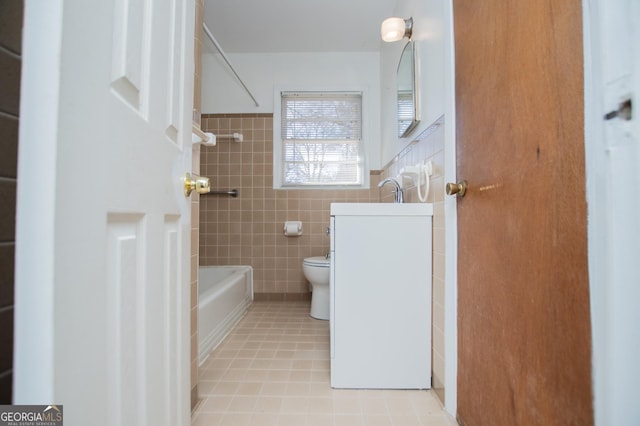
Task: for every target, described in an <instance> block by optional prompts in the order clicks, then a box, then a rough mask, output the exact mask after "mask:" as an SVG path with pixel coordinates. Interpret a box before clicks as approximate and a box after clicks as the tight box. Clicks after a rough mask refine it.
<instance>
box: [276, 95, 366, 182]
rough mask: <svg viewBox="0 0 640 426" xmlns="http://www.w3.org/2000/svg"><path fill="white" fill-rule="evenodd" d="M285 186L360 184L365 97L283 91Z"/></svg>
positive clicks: (282, 133)
mask: <svg viewBox="0 0 640 426" xmlns="http://www.w3.org/2000/svg"><path fill="white" fill-rule="evenodd" d="M281 107H282V111H281V117H282V123H281V135H282V157H283V158H282V160H283V176H282V178H283V179H282V181H283V185H290V186H291V185H359V184H360V183H361V176H362V173H361V167H362V166H361V155H360V148H361V146H360V143H361V137H362V95H361V94H360V93H355V92H282V99H281Z"/></svg>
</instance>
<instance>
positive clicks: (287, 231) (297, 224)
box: [283, 220, 302, 237]
mask: <svg viewBox="0 0 640 426" xmlns="http://www.w3.org/2000/svg"><path fill="white" fill-rule="evenodd" d="M283 230H284V235H285V236H286V237H299V236H300V235H302V222H301V221H299V220H294V221H291V220H288V221H286V222H285V223H284V227H283Z"/></svg>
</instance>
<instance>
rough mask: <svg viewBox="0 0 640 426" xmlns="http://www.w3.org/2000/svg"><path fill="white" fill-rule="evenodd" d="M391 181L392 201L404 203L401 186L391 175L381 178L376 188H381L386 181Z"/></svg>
mask: <svg viewBox="0 0 640 426" xmlns="http://www.w3.org/2000/svg"><path fill="white" fill-rule="evenodd" d="M389 182H391V183H393V184H394V185H395V189H394V190H393V193H394V194H395V198H394V201H393V202H394V203H404V195H403V190H402V186H400V184H399V183H398V181H397V180H396V179H394V178H392V177H388V178H386V179H385V180H383V181H382V182H380V183H379V184H378V188H382V187H383V186H384V185H385V184H387V183H389Z"/></svg>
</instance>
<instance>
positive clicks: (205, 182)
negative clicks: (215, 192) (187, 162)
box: [184, 173, 211, 197]
mask: <svg viewBox="0 0 640 426" xmlns="http://www.w3.org/2000/svg"><path fill="white" fill-rule="evenodd" d="M192 191H196V192H197V193H198V194H206V193H208V192H210V191H211V182H210V181H209V178H208V177H202V176H191V174H190V173H185V174H184V196H185V197H188V196H189V195H191V192H192Z"/></svg>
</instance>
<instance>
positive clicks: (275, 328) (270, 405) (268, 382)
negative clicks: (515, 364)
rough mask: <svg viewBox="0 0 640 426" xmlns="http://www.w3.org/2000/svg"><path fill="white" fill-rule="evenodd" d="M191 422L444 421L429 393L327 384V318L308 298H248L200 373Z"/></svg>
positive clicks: (434, 425) (447, 421) (441, 424)
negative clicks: (312, 309)
mask: <svg viewBox="0 0 640 426" xmlns="http://www.w3.org/2000/svg"><path fill="white" fill-rule="evenodd" d="M199 379H200V381H199V390H200V398H201V401H200V403H199V404H198V406H197V407H196V409H195V411H194V412H193V416H192V422H191V424H192V426H214V425H215V426H217V425H221V426H240V425H242V426H245V425H251V426H254V425H259V426H271V425H277V426H289V425H291V426H315V425H319V426H329V425H335V426H339V425H348V426H360V425H362V426H365V425H367V426H369V425H376V426H377V425H394V426H405V425H411V426H414V425H415V426H419V425H429V426H451V425H456V424H457V423H456V422H455V421H454V420H453V419H452V418H451V417H450V416H449V415H448V414H446V413H445V412H444V411H443V409H442V406H441V404H440V402H439V400H438V399H437V398H436V396H435V395H434V394H433V392H431V391H417V390H345V389H331V387H330V385H329V323H328V321H318V320H315V319H313V318H311V317H309V303H308V302H254V304H253V305H252V307H251V309H250V310H249V313H248V314H247V316H245V317H244V318H243V319H242V320H241V321H240V323H239V324H238V326H237V327H236V328H235V329H234V330H233V331H232V333H231V334H230V335H229V336H227V338H226V339H225V341H224V342H223V343H222V344H221V345H220V346H219V347H218V348H217V349H216V350H215V351H214V352H213V353H212V354H211V356H210V357H209V358H208V359H207V360H206V361H205V363H204V364H203V366H202V367H201V368H200V371H199Z"/></svg>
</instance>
